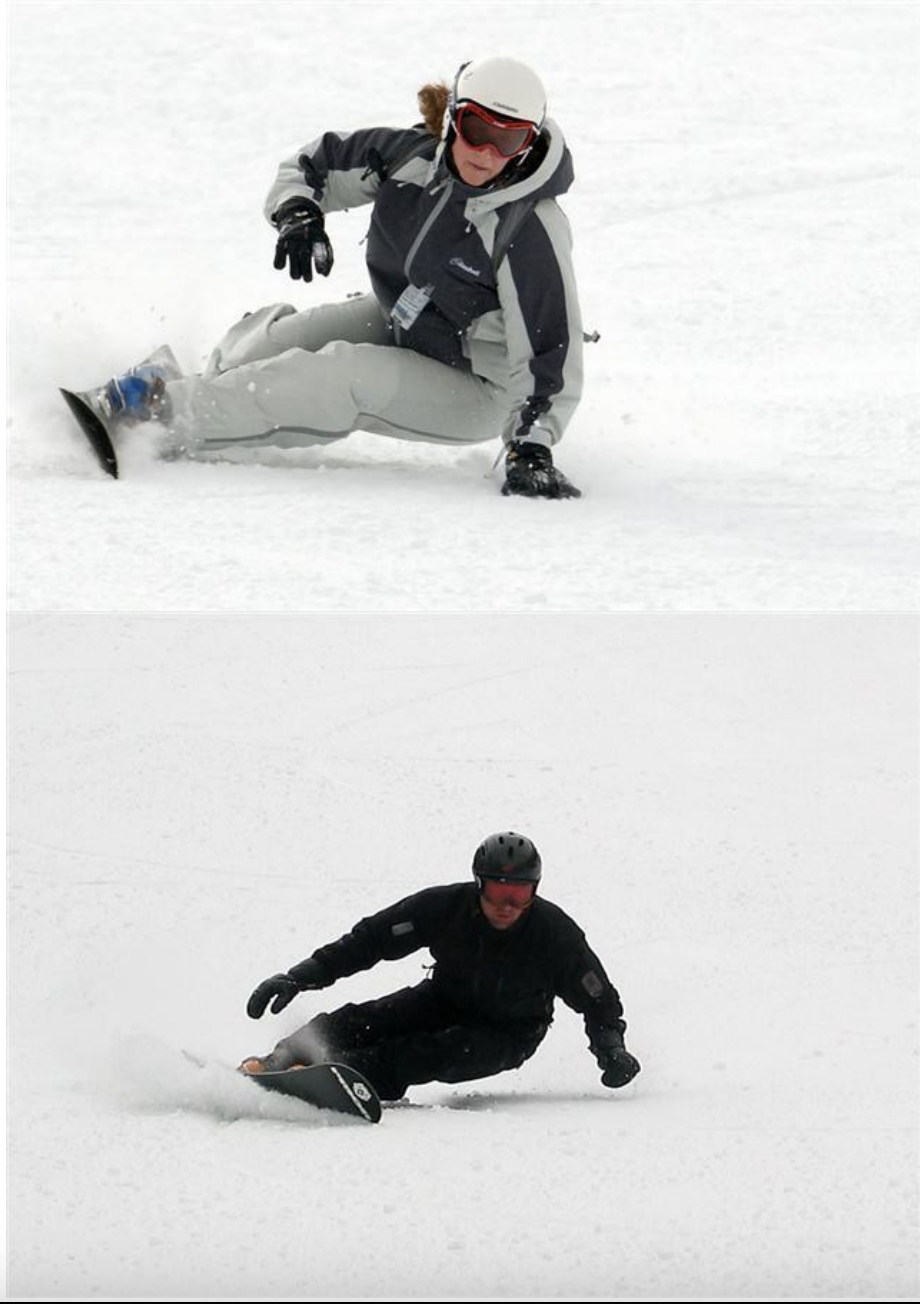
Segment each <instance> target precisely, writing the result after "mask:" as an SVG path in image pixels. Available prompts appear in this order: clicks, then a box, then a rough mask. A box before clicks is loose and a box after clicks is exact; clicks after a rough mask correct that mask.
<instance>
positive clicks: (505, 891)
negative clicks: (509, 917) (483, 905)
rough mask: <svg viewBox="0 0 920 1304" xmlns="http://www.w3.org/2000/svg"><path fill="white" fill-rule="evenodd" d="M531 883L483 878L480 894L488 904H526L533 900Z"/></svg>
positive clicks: (519, 905) (518, 905) (520, 905)
mask: <svg viewBox="0 0 920 1304" xmlns="http://www.w3.org/2000/svg"><path fill="white" fill-rule="evenodd" d="M534 891H535V889H534V885H533V883H509V882H507V881H506V880H504V879H498V878H484V879H483V880H482V895H483V896H484V897H485V899H486V900H487V901H488V903H489V905H490V906H505V905H510V906H517V907H518V908H520V907H522V906H526V905H527V904H528V903H529V902H530V901H532V900H533V895H534Z"/></svg>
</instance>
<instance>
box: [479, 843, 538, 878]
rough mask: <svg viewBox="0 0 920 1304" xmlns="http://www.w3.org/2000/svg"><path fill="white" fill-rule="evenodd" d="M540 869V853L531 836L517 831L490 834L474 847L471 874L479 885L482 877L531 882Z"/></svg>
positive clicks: (536, 876)
mask: <svg viewBox="0 0 920 1304" xmlns="http://www.w3.org/2000/svg"><path fill="white" fill-rule="evenodd" d="M542 872H543V862H542V861H541V859H540V853H539V851H537V849H536V847H535V846H534V845H533V843H532V842H531V840H530V838H525V837H522V836H521V834H520V833H493V834H492V835H491V837H488V838H486V840H485V842H481V843H480V844H479V846H478V847H477V848H476V854H475V855H474V856H473V875H474V877H475V878H476V881H477V882H478V883H479V885H480V887H481V886H482V880H483V879H484V878H503V879H508V880H510V881H511V882H514V883H533V885H534V887H535V888H536V885H537V883H539V881H540V875H541V874H542Z"/></svg>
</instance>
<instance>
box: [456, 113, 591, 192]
mask: <svg viewBox="0 0 920 1304" xmlns="http://www.w3.org/2000/svg"><path fill="white" fill-rule="evenodd" d="M540 141H541V143H542V144H543V145H544V147H545V148H544V152H543V157H542V158H541V160H540V162H539V163H538V164H537V165H536V167H535V168H533V170H532V171H528V172H525V174H524V175H523V176H521V177H519V178H516V179H515V180H514V181H512V182H511V183H510V184H507V183H506V184H502V183H501V182H500V181H498V182H496V183H495V184H494V185H492V186H468V185H466V184H465V183H464V182H463V181H461V180H460V178H459V177H457V176H456V175H455V174H454V173H453V172H452V171H449V170H448V167H447V159H446V158H445V157H444V152H445V150H446V148H447V145H448V143H449V142H448V141H443V142H442V143H441V144H440V145H439V146H438V150H437V152H436V154H435V156H434V160H433V163H432V179H433V178H434V177H435V176H438V177H446V176H450V177H451V178H452V179H453V182H454V185H455V186H456V187H457V189H458V190H459V191H460V192H461V193H462V194H465V195H468V196H469V200H470V203H471V204H473V205H474V206H475V207H474V211H476V212H480V213H485V212H489V211H490V210H492V209H496V208H501V207H503V206H504V205H505V204H512V203H514V202H515V200H518V199H528V200H531V201H532V202H536V201H537V200H540V199H558V197H559V196H560V195H564V194H565V193H566V191H567V190H569V189H570V188H571V185H572V182H573V181H574V179H575V167H574V164H573V162H572V155H571V153H570V152H569V148H568V146H567V145H566V143H565V137H564V136H563V134H562V131H561V129H560V127H559V126H558V125H557V123H555V122H553V120H552V119H551V118H547V120H546V122H545V123H544V124H543V130H542V132H541V133H540Z"/></svg>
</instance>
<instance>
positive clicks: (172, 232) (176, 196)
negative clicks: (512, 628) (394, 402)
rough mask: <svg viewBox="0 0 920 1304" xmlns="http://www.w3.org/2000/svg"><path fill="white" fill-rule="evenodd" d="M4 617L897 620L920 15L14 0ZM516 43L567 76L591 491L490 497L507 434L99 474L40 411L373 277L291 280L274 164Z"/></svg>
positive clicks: (583, 471) (564, 121) (561, 96)
mask: <svg viewBox="0 0 920 1304" xmlns="http://www.w3.org/2000/svg"><path fill="white" fill-rule="evenodd" d="M9 10H10V13H11V24H10V42H11V60H10V64H11V66H10V111H9V125H10V133H11V137H10V151H11V162H10V191H11V193H10V240H9V260H10V279H9V295H10V299H9V303H10V307H9V330H10V357H9V382H10V391H11V393H10V405H11V413H10V416H9V418H8V420H9V459H8V465H9V478H10V485H9V488H10V494H9V499H10V507H11V512H12V525H11V529H10V535H9V546H10V574H9V592H10V601H11V603H12V605H13V607H14V608H16V609H18V610H23V611H36V610H54V611H72V610H100V609H105V610H137V611H149V610H151V609H156V610H162V611H203V610H210V611H230V610H243V609H244V610H259V611H274V612H281V611H289V610H304V609H310V610H315V611H330V610H363V611H387V612H389V611H408V610H416V611H470V610H483V611H484V610H493V611H494V610H497V609H514V610H519V611H535V612H541V611H558V610H583V609H591V610H597V611H607V610H611V611H612V610H624V609H642V610H661V611H664V610H674V609H680V610H689V609H694V610H695V609H704V610H738V609H743V610H759V611H771V610H774V611H775V610H820V611H837V610H840V611H851V610H871V611H881V610H904V609H914V608H916V606H917V605H918V599H920V593H918V585H917V574H918V554H920V550H918V548H917V529H916V522H917V492H916V488H917V446H916V439H917V421H916V403H917V389H918V385H917V295H916V288H917V268H918V231H920V212H918V209H920V202H918V196H920V191H918V187H917V161H918V148H917V146H918V136H917V132H916V129H915V124H916V121H917V109H918V90H917V88H918V85H920V82H918V79H917V78H916V75H915V73H916V66H917V59H918V54H920V39H918V37H920V7H918V6H917V5H916V4H912V3H881V2H872V3H862V4H858V3H841V4H830V3H791V2H790V3H782V2H776V3H765V2H762V0H745V2H744V3H718V2H717V0H707V2H703V0H700V2H699V3H689V2H685V3H673V4H663V3H648V4H640V3H587V2H586V0H567V3H566V5H565V6H564V10H563V9H561V8H560V7H559V6H558V5H556V4H551V3H545V4H544V3H505V4H491V3H490V4H483V3H480V0H466V3H463V4H454V3H452V4H446V3H438V2H437V0H431V2H430V3H427V4H425V5H423V6H419V5H418V4H410V3H392V2H390V3H388V2H387V0H374V3H372V4H364V3H355V2H353V0H350V2H349V0H335V3H324V2H323V0H315V2H314V3H309V4H303V3H296V2H294V0H289V2H288V3H274V2H272V0H261V2H260V3H219V4H216V3H202V2H200V0H181V3H163V2H159V3H158V2H155V0H148V2H147V3H143V4H140V3H105V4H103V3H89V2H83V3H50V2H48V0H45V2H43V3H29V4H25V3H14V4H11V5H10V6H9ZM495 52H511V53H514V54H516V55H518V56H519V57H522V58H524V59H526V60H528V61H529V62H531V63H532V64H534V66H536V67H537V68H538V69H539V71H540V72H541V74H542V75H543V78H544V80H545V82H546V84H547V86H548V88H549V93H550V102H551V111H552V114H553V116H554V117H555V118H556V119H557V120H558V121H559V123H560V124H561V125H562V127H563V130H564V131H565V133H566V136H567V139H568V141H569V144H570V146H571V149H572V152H573V155H574V159H575V166H576V174H577V175H576V184H575V187H574V189H573V191H572V192H571V194H570V196H568V197H567V198H566V199H565V201H564V208H565V210H566V212H567V213H568V215H569V217H570V219H571V222H572V225H573V230H574V235H575V256H576V267H577V271H578V275H579V281H580V286H581V297H582V301H583V308H584V315H585V322H586V325H587V327H588V328H589V329H597V330H598V331H599V332H600V334H601V340H600V342H599V343H598V344H596V345H592V346H589V347H588V349H587V353H586V387H585V397H584V400H583V403H582V405H581V407H580V408H579V411H578V413H577V414H576V417H575V419H574V421H573V423H572V425H571V426H570V428H569V431H568V433H567V434H566V437H565V439H564V441H563V443H562V444H561V445H560V447H559V449H558V461H559V464H560V466H561V467H562V468H563V469H564V470H565V471H566V472H567V473H568V474H569V475H570V477H571V478H572V479H573V480H574V481H575V482H576V483H577V484H580V485H581V486H582V487H583V488H584V490H585V497H584V498H583V499H582V500H581V501H579V502H567V503H546V502H532V501H521V500H513V501H509V500H505V499H503V498H502V497H501V496H500V494H499V493H498V487H499V483H500V481H499V478H498V472H492V471H490V468H491V467H492V463H493V460H494V458H495V456H496V454H497V451H498V450H497V446H496V445H495V444H486V445H479V446H471V447H469V448H464V449H458V450H454V451H451V450H446V449H443V448H436V447H434V446H431V445H418V444H409V443H404V442H399V441H395V440H386V439H381V438H379V437H374V436H371V435H369V434H366V433H361V432H359V433H357V434H355V435H353V436H351V437H350V438H349V439H348V440H346V441H344V442H343V443H340V444H337V445H336V446H334V447H333V448H331V449H326V450H318V449H310V450H305V451H300V452H293V453H290V452H280V451H275V452H272V451H270V450H269V451H263V452H260V453H258V454H256V453H252V452H246V453H240V454H237V456H236V457H230V456H225V457H224V458H223V460H220V461H216V462H214V463H205V464H201V463H181V464H174V463H168V464H167V463H164V462H162V461H158V460H157V459H156V458H155V456H154V453H153V451H152V442H151V440H150V439H149V438H148V437H147V434H146V433H145V432H144V430H143V428H141V429H140V430H139V431H135V433H134V434H133V435H132V436H130V437H129V438H128V439H127V441H126V443H125V445H124V447H123V448H122V450H121V456H122V461H123V466H124V478H123V479H122V480H121V481H120V482H118V483H115V482H112V481H109V480H107V479H106V478H105V477H104V476H103V474H102V472H101V471H100V470H99V469H98V468H97V467H96V466H95V464H94V462H93V461H92V459H91V456H90V454H89V452H88V450H87V449H86V448H85V447H84V445H83V443H82V441H81V437H80V436H79V435H78V433H77V432H76V430H75V427H74V424H73V421H72V418H71V417H70V414H69V413H68V412H67V411H66V409H65V408H64V406H63V403H62V402H61V400H60V398H59V396H58V394H57V387H58V386H59V385H64V386H67V387H69V388H76V389H83V388H87V387H90V386H92V385H94V384H97V383H100V382H102V381H103V380H105V379H106V378H107V377H108V376H110V375H112V374H113V373H117V372H120V371H123V370H124V369H126V368H127V367H128V366H130V365H132V364H134V363H135V362H137V361H139V360H140V359H141V358H143V357H145V356H146V355H147V354H148V353H149V352H150V351H151V350H152V349H153V348H155V347H156V346H158V345H159V344H161V343H164V342H168V343H170V344H171V345H172V346H173V348H174V349H175V351H176V353H177V355H178V356H179V358H180V361H181V362H182V365H183V366H184V367H185V368H186V370H188V371H195V370H199V369H200V368H201V367H202V365H203V363H204V361H205V359H206V357H207V355H208V354H209V352H210V350H211V348H212V346H213V345H214V343H215V342H216V341H217V339H219V338H220V336H221V335H222V334H223V332H224V330H225V329H226V328H227V327H228V326H229V325H230V324H231V323H232V322H234V321H235V320H237V319H238V318H239V317H240V316H241V315H242V313H243V312H245V311H247V310H251V309H253V308H257V307H259V306H261V305H262V304H265V303H272V302H277V301H282V300H286V301H291V302H293V303H295V304H296V305H297V307H299V308H305V307H308V306H309V305H311V304H318V303H321V302H324V301H328V300H330V299H343V298H345V297H346V295H348V294H350V293H355V292H361V291H364V290H366V288H367V284H368V282H367V276H366V270H365V268H364V264H363V248H362V243H361V241H362V238H363V235H364V232H365V230H366V226H367V210H362V209H358V210H355V211H353V212H350V213H347V214H342V215H337V216H334V217H332V218H331V220H330V222H329V230H330V234H331V237H332V240H333V243H334V246H335V252H336V260H337V261H336V266H335V269H334V272H333V275H332V277H331V278H330V279H329V280H328V281H322V280H321V281H317V282H314V283H313V284H312V285H311V286H306V285H304V284H303V283H302V282H299V283H294V282H292V281H291V280H290V279H289V277H288V276H287V274H286V273H284V274H281V273H278V272H276V271H274V270H273V268H272V254H273V249H274V241H273V234H272V232H271V229H270V228H269V227H268V225H267V224H266V222H265V220H264V218H263V216H262V203H263V199H264V196H265V194H266V192H267V189H268V186H269V184H270V182H271V180H272V179H273V177H274V173H275V168H276V166H277V164H278V162H279V161H280V160H281V159H282V158H283V157H285V156H287V155H288V154H289V153H290V152H291V151H293V150H294V149H295V148H297V147H299V146H300V145H303V144H304V143H306V142H307V141H308V140H310V139H312V138H313V137H315V136H316V135H319V134H320V133H321V132H322V131H324V130H327V129H335V130H350V129H353V128H355V127H358V126H366V125H377V124H388V125H397V126H398V125H407V124H409V123H411V122H413V121H415V120H416V118H417V110H416V106H415V91H416V88H417V87H418V86H419V85H421V84H422V83H423V82H424V81H426V80H428V79H430V78H437V77H443V78H449V77H451V76H452V74H453V72H454V71H455V69H456V67H457V65H458V64H459V62H460V61H461V60H462V59H465V58H468V57H472V56H474V55H476V54H488V53H495Z"/></svg>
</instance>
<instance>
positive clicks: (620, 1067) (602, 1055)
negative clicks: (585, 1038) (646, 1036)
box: [591, 1028, 642, 1087]
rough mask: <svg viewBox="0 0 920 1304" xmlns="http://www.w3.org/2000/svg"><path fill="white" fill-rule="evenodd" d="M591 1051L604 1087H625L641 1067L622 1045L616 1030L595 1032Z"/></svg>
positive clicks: (603, 1029)
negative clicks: (599, 1070)
mask: <svg viewBox="0 0 920 1304" xmlns="http://www.w3.org/2000/svg"><path fill="white" fill-rule="evenodd" d="M591 1050H592V1051H593V1052H594V1056H595V1058H596V1059H597V1062H598V1065H599V1067H600V1069H601V1082H603V1084H604V1086H605V1087H625V1086H626V1084H627V1082H632V1080H633V1078H634V1077H635V1076H636V1074H637V1073H638V1072H639V1070H640V1069H641V1067H642V1066H641V1064H640V1063H639V1061H638V1060H637V1059H636V1057H635V1055H630V1053H629V1051H628V1050H627V1049H626V1047H625V1046H624V1045H623V1034H622V1032H620V1031H619V1029H617V1028H600V1029H598V1030H597V1031H595V1033H594V1034H593V1035H592V1037H591Z"/></svg>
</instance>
